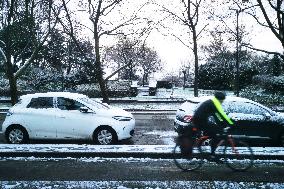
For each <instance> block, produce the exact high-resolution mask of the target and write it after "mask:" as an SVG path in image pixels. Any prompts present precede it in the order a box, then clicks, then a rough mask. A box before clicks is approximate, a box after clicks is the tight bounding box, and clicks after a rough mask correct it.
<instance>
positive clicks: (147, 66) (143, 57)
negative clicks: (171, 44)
mask: <svg viewBox="0 0 284 189" xmlns="http://www.w3.org/2000/svg"><path fill="white" fill-rule="evenodd" d="M138 55H139V56H138V58H139V66H140V68H141V71H142V74H143V79H142V85H143V86H144V85H145V82H148V77H149V75H150V74H151V73H153V72H156V71H159V70H161V69H162V67H161V66H162V65H161V60H160V58H159V56H158V54H157V52H156V51H154V50H152V49H151V48H149V47H147V46H146V45H145V44H143V45H141V46H140V48H139V54H138Z"/></svg>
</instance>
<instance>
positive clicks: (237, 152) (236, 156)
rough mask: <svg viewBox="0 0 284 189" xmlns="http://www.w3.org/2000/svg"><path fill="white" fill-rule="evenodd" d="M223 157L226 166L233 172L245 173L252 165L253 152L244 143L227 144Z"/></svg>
mask: <svg viewBox="0 0 284 189" xmlns="http://www.w3.org/2000/svg"><path fill="white" fill-rule="evenodd" d="M224 155H225V163H226V165H227V166H228V167H229V168H231V169H232V170H234V171H246V170H248V169H249V168H251V167H252V165H253V160H254V156H253V151H252V149H251V147H250V146H249V145H248V144H247V143H245V142H242V141H235V140H234V141H232V142H227V144H226V146H225V148H224Z"/></svg>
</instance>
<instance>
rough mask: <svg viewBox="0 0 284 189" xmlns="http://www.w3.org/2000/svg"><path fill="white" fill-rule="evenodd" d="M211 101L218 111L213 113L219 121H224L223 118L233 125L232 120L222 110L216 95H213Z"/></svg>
mask: <svg viewBox="0 0 284 189" xmlns="http://www.w3.org/2000/svg"><path fill="white" fill-rule="evenodd" d="M212 101H213V103H214V105H215V107H216V109H217V111H218V112H216V113H215V115H216V117H217V118H218V119H219V121H224V120H223V119H225V120H226V121H227V122H228V123H229V124H230V125H233V124H234V122H233V121H232V120H231V119H230V118H229V117H228V116H227V114H226V113H225V112H224V110H223V108H222V105H221V103H220V101H219V100H218V99H217V98H216V97H213V99H212Z"/></svg>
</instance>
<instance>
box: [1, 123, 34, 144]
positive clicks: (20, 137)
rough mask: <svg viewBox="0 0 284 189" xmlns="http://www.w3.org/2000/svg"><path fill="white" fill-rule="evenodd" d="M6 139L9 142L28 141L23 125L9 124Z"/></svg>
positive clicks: (20, 142)
mask: <svg viewBox="0 0 284 189" xmlns="http://www.w3.org/2000/svg"><path fill="white" fill-rule="evenodd" d="M6 141H7V142H8V143H9V144H25V143H27V142H28V141H29V135H28V132H27V131H26V129H24V128H23V127H21V126H11V127H10V128H8V130H7V131H6Z"/></svg>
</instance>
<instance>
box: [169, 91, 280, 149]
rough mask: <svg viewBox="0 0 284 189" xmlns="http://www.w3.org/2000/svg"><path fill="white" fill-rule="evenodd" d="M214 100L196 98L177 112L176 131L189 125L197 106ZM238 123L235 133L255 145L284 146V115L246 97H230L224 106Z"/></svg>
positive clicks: (184, 104)
mask: <svg viewBox="0 0 284 189" xmlns="http://www.w3.org/2000/svg"><path fill="white" fill-rule="evenodd" d="M209 98H212V97H209V96H206V97H194V98H192V99H189V100H188V101H187V102H185V103H183V104H182V105H181V107H180V108H179V109H178V110H177V113H176V118H175V121H174V125H175V130H177V129H178V128H179V127H186V126H188V125H190V122H191V117H192V115H193V113H194V111H195V109H196V108H197V107H198V105H199V104H200V103H201V102H203V101H205V100H207V99H209ZM222 106H223V108H224V111H225V112H226V113H227V114H228V115H229V117H231V118H232V119H233V120H234V122H235V127H234V128H235V129H233V131H232V134H233V135H234V136H235V137H236V138H241V139H243V140H246V141H248V142H251V143H252V144H261V145H268V144H274V145H277V146H284V114H283V113H278V112H275V111H273V110H271V109H270V108H268V107H265V106H263V105H261V104H259V103H257V102H254V101H252V100H249V99H246V98H240V97H232V96H228V97H227V98H226V100H225V101H224V102H223V104H222Z"/></svg>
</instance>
